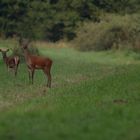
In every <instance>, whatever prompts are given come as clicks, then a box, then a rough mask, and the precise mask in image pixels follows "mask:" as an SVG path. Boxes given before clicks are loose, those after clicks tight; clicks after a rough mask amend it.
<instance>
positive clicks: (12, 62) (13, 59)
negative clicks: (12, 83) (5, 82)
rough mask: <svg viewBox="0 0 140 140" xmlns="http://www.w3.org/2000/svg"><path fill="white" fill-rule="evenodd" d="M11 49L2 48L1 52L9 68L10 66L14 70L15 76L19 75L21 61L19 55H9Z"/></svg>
mask: <svg viewBox="0 0 140 140" xmlns="http://www.w3.org/2000/svg"><path fill="white" fill-rule="evenodd" d="M8 51H9V49H7V50H2V49H0V52H1V53H2V56H3V61H4V63H5V64H6V66H7V69H8V71H9V68H11V69H13V70H14V74H15V76H16V75H17V70H18V65H19V63H20V59H19V57H18V56H10V57H8V56H7V52H8Z"/></svg>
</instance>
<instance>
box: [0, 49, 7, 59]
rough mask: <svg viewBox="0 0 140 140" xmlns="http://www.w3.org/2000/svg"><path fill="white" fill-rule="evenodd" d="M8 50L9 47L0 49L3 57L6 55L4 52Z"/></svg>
mask: <svg viewBox="0 0 140 140" xmlns="http://www.w3.org/2000/svg"><path fill="white" fill-rule="evenodd" d="M8 51H9V49H0V52H1V53H2V56H3V57H4V58H5V57H7V55H6V53H7V52H8Z"/></svg>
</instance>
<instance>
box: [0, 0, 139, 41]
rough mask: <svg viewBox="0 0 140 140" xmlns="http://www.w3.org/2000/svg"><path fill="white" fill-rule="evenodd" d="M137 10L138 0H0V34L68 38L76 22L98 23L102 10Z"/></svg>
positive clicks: (124, 11) (119, 12)
mask: <svg viewBox="0 0 140 140" xmlns="http://www.w3.org/2000/svg"><path fill="white" fill-rule="evenodd" d="M139 9H140V1H139V0H0V36H1V37H5V38H8V37H13V36H14V35H18V34H20V35H22V36H24V37H28V38H34V39H42V40H48V41H57V40H60V39H63V38H66V39H68V40H71V39H73V38H74V37H75V36H76V33H75V29H76V28H77V26H78V25H79V24H80V23H82V22H85V21H91V22H100V21H101V20H102V19H101V16H100V15H101V13H103V12H110V13H117V14H126V13H129V14H132V13H135V12H138V11H139Z"/></svg>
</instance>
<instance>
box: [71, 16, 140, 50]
mask: <svg viewBox="0 0 140 140" xmlns="http://www.w3.org/2000/svg"><path fill="white" fill-rule="evenodd" d="M102 19H103V20H101V21H100V22H99V23H91V22H90V23H84V24H82V25H80V26H79V28H78V30H77V37H76V38H75V40H74V42H75V47H76V48H77V49H79V50H81V51H90V50H95V51H99V50H109V49H112V48H115V49H124V48H129V49H130V48H131V49H133V50H140V16H138V15H131V16H130V15H126V16H120V15H108V16H106V17H104V18H102ZM128 44H129V45H128Z"/></svg>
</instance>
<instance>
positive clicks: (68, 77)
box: [0, 48, 140, 140]
mask: <svg viewBox="0 0 140 140" xmlns="http://www.w3.org/2000/svg"><path fill="white" fill-rule="evenodd" d="M40 52H41V54H42V55H45V56H50V57H51V58H52V59H53V67H52V76H53V81H52V89H48V88H46V87H45V84H46V78H45V77H44V75H43V72H41V71H36V73H35V79H34V85H31V84H29V81H28V72H27V68H26V65H25V64H24V63H22V64H20V67H19V71H18V76H17V77H16V78H14V76H13V75H12V73H8V72H7V71H6V67H5V65H4V64H3V61H2V60H0V114H1V115H0V139H1V140H139V139H140V119H139V117H140V109H139V108H140V76H139V75H140V63H139V60H138V59H137V60H136V59H135V57H134V56H136V55H137V54H133V53H130V54H128V53H124V52H116V53H115V52H111V51H110V52H99V53H94V52H90V53H81V52H77V51H75V50H73V49H69V48H46V49H45V48H44V49H43V48H42V49H40Z"/></svg>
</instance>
